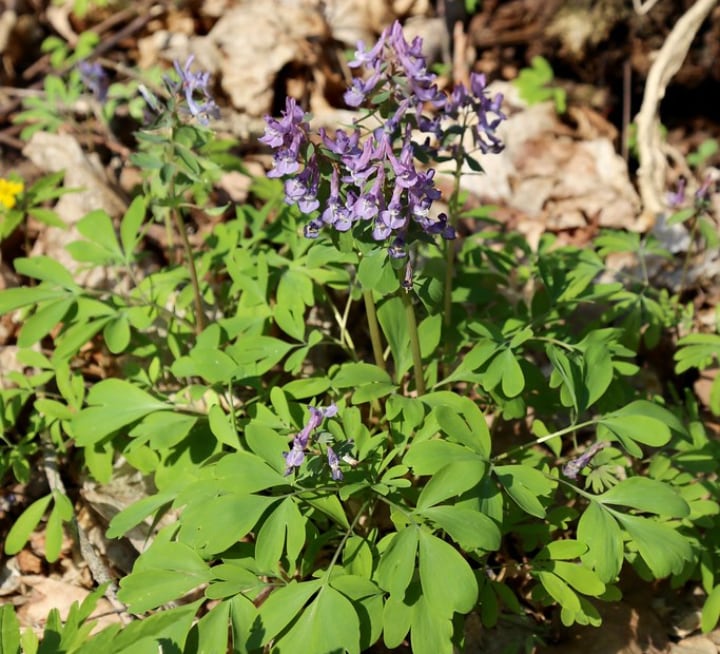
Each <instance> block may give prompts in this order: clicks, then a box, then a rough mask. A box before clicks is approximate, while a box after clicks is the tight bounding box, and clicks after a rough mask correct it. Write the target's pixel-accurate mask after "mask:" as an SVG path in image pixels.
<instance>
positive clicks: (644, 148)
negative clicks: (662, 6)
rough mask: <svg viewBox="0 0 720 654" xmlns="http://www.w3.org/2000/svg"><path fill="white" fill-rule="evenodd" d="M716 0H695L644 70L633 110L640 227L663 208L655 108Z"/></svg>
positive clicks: (661, 158) (647, 225)
mask: <svg viewBox="0 0 720 654" xmlns="http://www.w3.org/2000/svg"><path fill="white" fill-rule="evenodd" d="M716 4H717V0H697V2H696V3H695V4H694V5H693V6H692V7H690V9H688V11H687V12H685V14H683V15H682V16H681V17H680V19H679V20H678V22H677V23H676V24H675V27H674V28H673V29H672V31H671V32H670V34H669V35H668V37H667V39H665V43H664V44H663V46H662V48H660V51H659V52H658V55H657V58H656V59H655V61H654V62H653V65H652V67H651V68H650V72H649V73H648V78H647V82H646V84H645V93H644V95H643V101H642V106H641V107H640V111H639V112H638V114H637V117H636V119H635V120H636V122H637V145H638V157H639V159H640V168H639V169H638V188H639V191H640V197H641V199H642V204H643V215H642V216H641V219H640V222H641V225H639V226H638V227H639V228H640V229H641V230H642V229H646V228H650V227H652V225H654V223H655V219H656V217H657V216H658V215H659V214H661V213H663V212H664V211H665V202H664V186H665V170H666V166H667V164H666V162H665V157H664V156H663V153H662V147H661V143H660V130H659V127H658V124H659V121H658V109H659V106H660V102H661V101H662V99H663V96H664V95H665V90H666V89H667V86H668V84H669V83H670V80H671V79H672V78H673V76H674V75H675V73H677V72H678V70H680V67H681V66H682V63H683V61H684V60H685V57H686V56H687V53H688V50H689V49H690V44H691V43H692V41H693V39H694V38H695V35H696V34H697V32H698V30H699V29H700V26H701V25H702V23H703V21H704V20H705V18H707V16H708V14H709V13H710V11H711V10H712V8H713V7H714V6H715V5H716Z"/></svg>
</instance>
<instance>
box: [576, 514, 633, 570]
mask: <svg viewBox="0 0 720 654" xmlns="http://www.w3.org/2000/svg"><path fill="white" fill-rule="evenodd" d="M577 537H578V540H579V541H580V542H581V543H585V545H587V547H588V552H587V554H584V555H583V557H582V559H583V561H584V562H585V563H587V564H589V565H590V566H591V567H592V568H593V569H594V570H595V572H597V574H598V577H599V578H600V580H601V581H603V582H604V583H609V582H611V581H614V580H615V578H616V577H617V575H618V574H619V573H620V568H621V567H622V562H623V537H622V531H621V530H620V527H619V526H618V523H617V522H616V521H615V518H613V516H612V515H611V514H610V513H609V512H608V511H607V510H606V509H604V508H603V507H602V505H600V504H598V503H597V502H590V504H589V505H588V507H587V509H585V512H584V513H583V514H582V516H581V517H580V521H579V522H578V531H577Z"/></svg>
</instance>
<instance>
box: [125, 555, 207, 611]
mask: <svg viewBox="0 0 720 654" xmlns="http://www.w3.org/2000/svg"><path fill="white" fill-rule="evenodd" d="M211 578H212V573H211V571H210V567H209V566H208V564H207V563H205V561H203V560H202V559H201V558H200V556H199V555H198V554H197V553H196V552H195V550H194V549H193V548H191V547H188V546H187V545H185V544H183V543H178V542H155V543H153V544H152V545H151V546H150V548H149V549H148V550H147V551H146V552H144V553H143V554H141V555H140V557H139V558H138V560H137V561H136V562H135V567H134V568H133V572H132V573H131V574H130V575H128V576H127V577H124V578H123V579H122V580H121V581H120V591H119V592H118V597H119V598H120V600H121V601H122V602H125V603H126V604H128V606H129V608H130V610H131V611H132V612H133V613H143V612H144V611H148V610H150V609H154V608H156V607H158V606H160V605H161V604H165V603H167V602H170V601H173V600H177V599H180V598H181V597H182V596H183V595H185V593H188V592H189V591H191V590H192V589H193V588H196V587H197V586H199V585H201V584H204V583H207V582H208V581H210V579H211Z"/></svg>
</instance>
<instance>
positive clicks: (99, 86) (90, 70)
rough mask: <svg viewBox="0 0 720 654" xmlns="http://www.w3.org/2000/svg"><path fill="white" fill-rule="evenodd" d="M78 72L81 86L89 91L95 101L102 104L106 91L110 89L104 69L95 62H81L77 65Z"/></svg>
mask: <svg viewBox="0 0 720 654" xmlns="http://www.w3.org/2000/svg"><path fill="white" fill-rule="evenodd" d="M78 71H79V72H80V77H81V79H82V82H83V84H84V85H85V86H87V88H88V89H90V92H91V93H92V94H93V95H94V96H95V99H96V100H97V101H98V102H101V103H104V102H105V100H107V94H108V89H109V88H110V80H109V79H108V76H107V73H106V72H105V69H104V68H103V67H102V66H101V65H100V64H99V63H98V62H97V61H96V62H93V63H90V62H89V61H81V62H80V63H79V64H78Z"/></svg>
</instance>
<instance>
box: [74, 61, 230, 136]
mask: <svg viewBox="0 0 720 654" xmlns="http://www.w3.org/2000/svg"><path fill="white" fill-rule="evenodd" d="M194 60H195V57H194V56H193V55H190V56H189V57H188V58H187V61H186V62H185V65H184V66H180V64H179V63H178V62H177V61H174V62H173V66H174V67H175V72H176V73H177V74H178V77H179V78H180V79H179V81H175V80H173V79H171V78H170V77H169V76H165V77H164V78H163V82H164V83H165V87H166V88H167V91H168V93H169V94H170V96H171V98H173V99H177V97H178V96H179V97H181V98H184V100H185V102H184V105H182V107H181V109H182V110H183V111H185V112H187V113H189V114H190V115H191V116H193V117H194V118H196V119H197V121H198V122H199V123H200V124H201V125H207V124H208V123H209V122H210V119H211V118H219V117H220V108H219V107H218V106H217V104H216V103H215V100H214V99H213V97H212V94H211V93H210V89H209V88H208V86H209V84H210V73H208V72H207V71H205V72H199V73H193V72H192V71H191V70H190V67H191V66H192V63H193V61H194ZM81 72H82V71H81ZM138 91H139V92H140V95H142V96H143V98H144V99H145V102H147V104H148V107H149V108H150V109H151V110H152V111H153V112H154V113H156V114H162V113H164V112H165V111H173V107H174V102H173V101H171V103H164V102H161V101H160V100H159V99H158V98H157V97H156V96H155V95H154V94H153V93H151V92H150V91H149V90H148V89H147V88H146V87H145V86H143V85H142V84H140V86H139V87H138Z"/></svg>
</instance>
